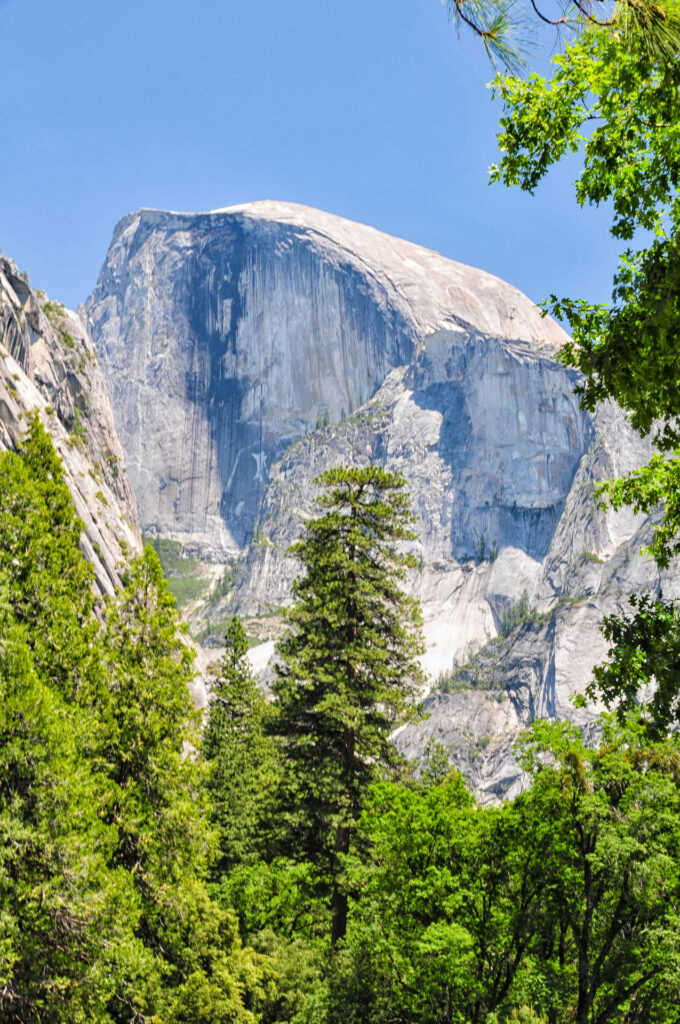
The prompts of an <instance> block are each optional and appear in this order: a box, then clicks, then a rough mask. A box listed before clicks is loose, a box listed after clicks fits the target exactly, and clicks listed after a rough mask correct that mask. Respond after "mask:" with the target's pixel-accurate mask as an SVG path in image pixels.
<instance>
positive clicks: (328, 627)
mask: <svg viewBox="0 0 680 1024" xmlns="http://www.w3.org/2000/svg"><path fill="white" fill-rule="evenodd" d="M318 482H319V483H320V484H322V485H323V487H324V488H325V489H324V492H323V493H322V495H321V497H320V498H319V500H318V505H319V509H320V511H321V512H322V514H321V515H320V516H319V517H318V518H316V519H313V520H311V521H310V522H308V523H307V525H306V528H305V532H304V535H303V537H302V539H301V540H299V541H298V542H297V543H296V544H294V545H293V547H292V548H291V551H292V552H293V554H295V555H297V556H298V557H299V558H300V561H301V562H302V566H303V569H304V575H303V576H302V577H300V578H299V579H297V580H296V581H295V583H294V586H293V593H294V597H295V603H294V604H293V606H292V608H291V609H290V611H289V612H288V613H287V618H288V622H289V629H288V631H287V633H286V634H285V635H284V637H283V638H282V639H281V641H280V642H279V645H278V654H279V666H278V668H277V679H276V681H275V683H274V685H273V691H274V694H275V697H276V701H275V717H274V720H273V729H274V732H275V733H276V735H277V736H278V737H279V739H280V744H281V754H282V758H283V768H284V786H285V787H286V799H287V803H288V808H289V821H288V829H289V837H290V838H289V849H290V851H291V852H293V853H294V854H295V856H300V855H304V856H305V857H306V858H307V859H309V860H310V861H311V862H312V863H314V864H317V865H323V867H324V869H325V870H326V871H328V873H329V877H330V878H331V879H332V886H333V899H334V901H335V911H334V933H333V934H334V939H337V938H338V937H341V935H342V933H343V931H344V913H345V906H346V895H345V894H344V892H342V891H341V888H340V882H339V876H340V865H339V859H338V857H339V854H341V853H344V852H347V850H348V849H349V843H350V836H351V830H352V828H353V825H354V823H355V822H356V820H357V818H358V816H359V813H360V811H361V806H362V802H363V798H364V794H365V792H366V789H367V786H368V784H369V782H370V781H371V780H372V779H373V778H375V777H376V775H377V774H379V773H380V772H381V771H383V770H385V769H388V768H391V767H393V766H395V764H396V763H397V760H398V758H397V755H396V750H395V748H394V746H393V745H392V744H391V742H390V739H389V736H390V733H391V732H392V730H393V729H394V728H395V727H396V726H397V725H398V724H399V723H400V722H402V721H408V720H413V719H414V718H415V717H416V714H417V709H416V705H415V698H416V697H417V696H418V691H419V688H420V686H421V684H422V682H423V676H422V672H421V669H420V667H419V664H418V660H417V657H418V654H419V653H420V652H421V650H422V640H421V636H420V614H419V609H418V607H417V604H416V602H415V601H413V600H412V599H410V598H408V597H407V596H406V595H405V593H404V591H403V589H402V581H403V579H404V576H405V572H406V569H407V568H408V567H410V566H412V565H413V564H414V559H413V558H412V556H408V555H405V554H403V553H402V552H401V551H400V550H399V549H398V547H397V543H398V542H401V541H406V540H410V539H412V537H413V535H412V533H411V532H410V530H409V524H410V523H411V522H412V516H411V513H410V511H409V505H408V497H407V495H406V494H405V493H404V491H403V487H404V480H403V479H402V478H401V477H398V476H395V475H393V474H390V473H386V472H385V471H384V470H382V469H379V468H377V467H368V468H365V469H350V468H348V467H340V468H338V469H333V470H329V471H328V472H326V473H324V474H322V476H321V477H319V479H318Z"/></svg>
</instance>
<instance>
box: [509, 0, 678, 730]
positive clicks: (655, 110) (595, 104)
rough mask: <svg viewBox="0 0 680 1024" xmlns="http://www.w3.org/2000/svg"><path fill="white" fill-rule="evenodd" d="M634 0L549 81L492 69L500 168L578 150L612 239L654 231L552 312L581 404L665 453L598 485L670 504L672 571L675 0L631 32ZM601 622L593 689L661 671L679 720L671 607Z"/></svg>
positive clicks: (531, 168)
mask: <svg viewBox="0 0 680 1024" xmlns="http://www.w3.org/2000/svg"><path fill="white" fill-rule="evenodd" d="M636 6H638V5H637V4H628V5H627V7H626V9H625V11H624V12H623V14H622V11H621V9H620V5H617V6H616V8H615V15H614V17H615V24H616V25H617V26H619V25H621V31H618V30H617V31H612V32H604V31H589V32H585V33H583V34H582V35H581V36H580V37H579V38H578V39H577V40H576V42H575V43H574V44H573V45H571V46H567V47H566V48H565V52H564V53H563V54H561V55H558V56H556V57H555V58H554V59H553V63H554V65H555V74H554V76H553V78H552V79H551V80H546V79H544V78H541V77H539V76H537V75H532V76H530V77H529V79H528V80H526V81H522V80H520V79H517V78H501V77H498V78H497V79H496V82H495V87H496V89H497V90H498V92H499V93H500V94H501V97H502V99H503V102H504V106H505V114H504V116H503V118H502V119H501V131H500V135H499V143H500V147H501V151H502V152H503V157H502V160H501V163H500V165H499V166H497V167H495V168H494V169H493V170H492V178H493V179H495V180H502V181H504V182H505V183H506V184H509V185H518V186H519V187H520V188H522V189H525V190H528V191H533V190H534V189H535V188H536V186H537V185H538V183H539V182H540V180H541V179H542V178H543V176H544V175H545V174H546V173H547V171H548V170H549V168H550V167H551V165H553V164H554V163H556V162H558V161H559V160H561V159H562V158H563V157H564V156H565V155H566V154H568V153H569V152H574V153H575V152H577V151H578V152H581V153H582V154H583V167H582V172H581V174H580V177H579V178H578V180H577V182H576V198H577V200H578V202H579V203H581V204H584V203H593V204H596V205H599V204H602V203H608V204H610V206H611V208H612V210H613V223H612V227H611V233H612V234H613V235H614V237H616V238H618V239H621V240H622V241H624V242H631V241H632V240H634V239H635V240H637V239H639V238H640V237H643V238H645V240H646V244H645V245H644V247H641V248H637V249H635V248H633V247H632V246H630V247H628V248H626V249H625V250H624V252H623V253H622V254H621V257H620V262H619V267H618V270H617V272H616V275H615V277H614V283H613V295H612V303H611V304H610V305H592V304H590V303H588V302H586V301H584V300H580V299H576V300H575V299H558V298H556V296H554V295H553V296H551V298H550V301H549V302H548V303H547V304H546V311H550V312H552V313H554V314H556V315H557V316H559V317H561V318H563V319H564V320H566V321H567V323H568V324H569V326H570V327H571V331H572V340H571V341H570V342H568V343H567V345H566V346H565V348H564V351H563V361H564V362H565V363H566V364H567V365H568V366H573V367H576V368H577V369H578V370H580V371H581V373H582V374H583V381H582V383H581V384H579V386H578V387H577V391H578V392H579V393H580V395H581V401H582V404H583V406H584V408H586V409H588V410H594V409H595V407H596V406H597V404H598V403H599V402H602V401H604V400H606V399H614V400H615V401H617V402H618V403H619V405H621V406H622V407H623V409H625V410H626V412H627V413H628V414H629V417H630V420H631V423H632V425H633V426H634V427H635V428H636V429H637V430H638V431H640V432H641V433H642V434H649V433H652V434H653V440H654V443H655V445H656V447H657V449H658V451H657V452H656V453H655V454H654V455H653V456H652V458H651V460H650V462H649V464H648V465H647V466H644V467H643V468H642V469H639V470H635V471H633V472H631V473H629V474H628V475H627V476H625V477H623V478H622V479H620V480H616V481H610V482H609V483H605V484H604V485H602V486H601V487H600V489H599V492H598V493H599V497H600V498H601V499H602V501H603V505H604V506H605V507H606V506H607V505H610V506H611V507H613V508H620V507H622V506H623V505H627V506H630V507H632V508H633V509H634V511H636V512H643V513H651V512H653V511H654V510H655V509H656V508H657V507H658V506H661V507H662V509H663V516H662V519H661V523H660V524H659V525H657V526H655V528H654V531H653V538H652V543H651V545H650V546H649V548H648V549H647V550H648V553H650V554H651V555H652V557H653V558H654V559H655V561H656V562H657V564H658V566H659V567H660V568H662V569H667V568H668V567H669V565H670V562H671V559H673V558H674V557H675V556H677V554H678V553H680V541H678V539H677V538H678V531H679V529H680V504H679V499H678V495H679V494H680V486H679V485H680V468H679V467H680V376H679V375H678V373H677V353H678V345H679V344H680V305H679V299H678V296H679V294H680V290H679V289H678V280H679V275H680V194H679V192H678V185H679V183H680V133H679V132H678V124H679V123H680V63H679V62H678V59H677V54H678V41H679V37H678V24H679V17H680V5H678V3H677V2H675V0H673V2H672V3H668V4H662V5H660V6H659V7H658V8H657V9H656V13H655V12H654V10H653V9H651V8H650V7H649V5H641V6H640V16H639V17H638V15H635V17H638V22H639V32H638V33H637V34H635V33H633V34H632V35H631V34H630V33H626V31H625V29H626V18H633V17H634V13H633V12H634V8H635V7H636ZM626 11H627V13H626ZM624 15H625V16H624ZM645 19H647V21H648V22H649V24H648V25H647V28H645V25H644V24H643V22H644V21H645ZM650 19H651V21H650ZM655 19H656V20H655ZM652 23H653V24H652ZM659 33H660V34H659ZM673 40H675V42H673ZM650 234H651V238H650V237H649V236H650ZM605 632H606V635H607V636H608V639H610V640H614V641H615V643H614V646H613V647H612V649H611V650H610V657H611V659H612V664H611V665H610V666H609V667H607V666H605V667H603V668H601V669H598V670H597V671H596V673H595V682H594V684H593V685H592V686H591V687H589V689H588V691H587V692H588V693H589V694H590V695H591V696H593V695H595V694H596V693H600V694H601V695H602V696H603V697H604V698H605V700H606V702H607V704H608V705H610V706H611V705H612V703H613V702H614V701H615V699H616V696H617V694H618V695H620V696H621V697H622V699H623V704H622V707H623V708H624V709H629V708H630V706H631V703H632V701H633V700H634V691H635V688H636V687H637V686H639V685H640V684H644V683H646V682H648V681H652V680H653V681H654V682H655V683H656V684H657V685H659V688H660V694H659V698H658V700H657V703H656V705H655V706H654V705H653V706H652V708H651V715H652V722H653V723H655V727H662V726H664V724H665V726H666V727H667V726H668V724H669V723H670V722H671V721H672V720H674V718H675V711H674V710H673V708H674V706H675V703H676V697H675V696H674V695H673V694H672V689H673V687H676V691H677V692H680V679H678V680H675V681H673V680H674V678H675V668H674V666H673V658H674V657H675V655H674V649H675V644H676V638H675V633H676V623H675V610H674V609H673V608H666V607H665V606H664V605H663V603H662V602H661V601H657V602H653V603H652V602H648V601H646V599H644V598H643V599H641V604H640V608H639V611H638V613H637V614H636V615H635V616H634V617H633V619H632V620H627V619H626V618H625V617H624V618H620V619H617V618H615V617H613V618H610V619H608V620H607V622H606V625H605ZM619 644H620V645H621V647H620V649H619V648H618V645H619ZM635 645H637V646H635ZM667 658H670V663H669V662H668V660H667Z"/></svg>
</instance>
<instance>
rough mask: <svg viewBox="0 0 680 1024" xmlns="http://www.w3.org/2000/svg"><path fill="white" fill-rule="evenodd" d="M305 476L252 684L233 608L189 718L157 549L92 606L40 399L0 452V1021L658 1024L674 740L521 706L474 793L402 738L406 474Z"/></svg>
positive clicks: (181, 645) (670, 865) (668, 973)
mask: <svg viewBox="0 0 680 1024" xmlns="http://www.w3.org/2000/svg"><path fill="white" fill-rule="evenodd" d="M320 483H321V484H322V485H323V490H322V496H321V499H320V508H319V513H320V514H319V516H318V517H317V518H316V519H314V520H313V521H312V522H311V523H310V524H309V525H308V529H307V531H306V534H305V536H303V537H302V538H301V540H300V541H299V542H298V544H297V545H296V554H297V557H298V558H299V559H300V561H301V563H302V565H303V567H304V569H305V572H304V574H303V575H301V576H300V577H299V579H298V582H297V584H296V587H295V600H294V603H293V605H292V608H291V611H290V614H289V628H288V631H287V632H286V634H285V635H284V638H283V640H282V641H281V643H280V645H279V657H280V668H279V671H278V678H277V680H276V681H275V682H274V684H273V687H272V689H273V695H272V700H270V701H268V700H266V699H265V697H264V696H263V694H262V693H261V691H260V690H259V689H258V686H257V684H256V683H255V680H254V679H253V676H252V674H251V671H250V669H249V667H248V662H247V659H246V656H245V655H246V651H247V641H246V637H245V632H244V630H243V627H242V625H241V624H240V622H239V620H238V619H237V618H234V619H233V620H232V622H231V624H230V626H229V629H228V632H227V636H226V653H225V655H224V658H223V659H222V662H221V664H220V670H219V674H218V675H217V677H216V679H215V682H214V697H213V700H212V702H211V704H210V707H209V712H208V716H207V721H206V724H205V728H204V730H203V732H202V735H201V734H200V732H199V728H198V727H199V721H198V715H197V712H196V710H195V709H194V706H193V703H192V699H191V696H190V693H189V688H188V684H189V681H190V679H191V677H192V672H193V669H192V652H191V650H190V648H189V647H188V646H187V644H186V642H185V641H184V640H183V638H182V636H181V633H179V632H178V623H177V613H176V610H175V605H174V598H172V596H171V595H170V594H169V592H168V590H167V584H166V582H165V580H164V578H163V575H162V572H161V569H160V565H159V562H158V559H157V556H156V554H155V552H154V551H153V549H152V548H151V547H147V548H146V549H145V551H144V553H143V554H142V555H141V556H139V557H138V558H137V559H136V560H135V561H134V562H133V563H132V564H131V565H130V567H129V569H128V570H127V572H126V575H125V578H124V586H123V588H122V589H121V590H120V592H119V593H118V594H117V595H116V596H115V597H114V598H113V599H110V600H108V601H105V602H104V603H98V602H95V601H94V599H93V596H92V589H91V586H90V582H91V568H90V566H89V564H88V563H87V561H86V560H85V558H84V556H83V555H82V553H81V551H80V548H79V535H80V523H79V521H78V519H77V517H76V515H75V512H74V509H73V506H72V503H71V499H70V495H69V492H68V489H67V487H66V484H65V483H64V479H63V475H62V471H61V467H60V463H59V459H58V457H57V455H56V453H55V451H54V449H53V447H52V445H51V442H50V440H49V438H48V436H47V434H46V432H45V431H44V429H43V427H42V426H41V425H40V422H39V420H38V419H37V417H36V418H35V419H34V420H33V421H32V423H31V424H30V425H29V428H28V431H27V435H26V440H25V443H24V445H23V447H22V449H21V450H20V451H19V452H16V453H5V454H4V455H2V456H0V547H1V550H2V567H3V568H2V576H1V590H0V593H1V595H2V598H1V602H2V603H1V605H0V608H1V612H0V614H1V620H0V621H1V623H2V625H1V627H0V628H1V632H0V637H1V639H0V681H1V683H2V697H3V699H2V704H1V705H0V707H1V710H0V756H1V757H2V769H1V776H0V777H1V779H2V788H1V789H0V822H1V827H2V833H3V835H2V840H3V841H2V851H3V852H2V861H1V871H2V876H1V877H2V887H1V889H0V892H1V893H2V906H1V908H0V914H1V915H2V921H3V929H2V934H3V938H2V946H1V947H0V949H1V954H0V955H1V960H0V964H1V968H0V970H1V975H0V982H1V984H2V988H1V989H0V1013H1V1014H2V1019H4V1020H7V1021H17V1022H18V1021H24V1022H29V1021H30V1022H36V1024H37V1022H41V1024H44V1022H48V1021H49V1022H57V1021H59V1022H65V1021H69V1022H75V1021H83V1022H84V1021H97V1022H121V1024H122V1022H132V1021H136V1022H142V1021H144V1022H151V1021H166V1022H178V1024H179V1022H186V1024H189V1022H192V1024H197V1022H201V1021H205V1022H206V1024H207V1022H216V1021H224V1022H227V1021H234V1022H243V1024H246V1022H255V1021H261V1022H263V1024H264V1022H270V1024H274V1022H284V1021H291V1022H292V1021H296V1022H322V1021H328V1022H338V1024H339V1022H341V1021H342V1022H352V1021H356V1022H376V1024H378V1022H387V1021H404V1022H414V1024H415V1022H432V1024H435V1022H442V1024H444V1022H451V1024H453V1022H461V1024H463V1022H475V1024H476V1022H480V1024H481V1022H484V1024H489V1022H492V1021H500V1022H505V1021H513V1020H523V1021H534V1022H538V1021H545V1022H561V1021H575V1022H583V1024H585V1022H589V1021H602V1022H606V1021H619V1020H626V1021H650V1022H651V1021H659V1022H666V1021H669V1022H670V1021H672V1020H675V1019H676V1016H677V1006H678V1002H679V996H680V993H679V991H678V985H679V980H678V979H679V978H680V962H679V960H678V958H679V957H680V953H679V952H678V949H677V932H678V924H679V922H678V892H679V886H680V849H679V844H680V745H679V743H678V739H677V737H676V736H675V735H668V736H660V735H655V736H651V735H650V729H649V723H648V722H645V721H644V720H643V719H642V718H641V715H640V714H639V713H638V715H637V716H635V715H633V714H631V715H629V716H627V717H626V718H625V720H623V721H619V720H617V718H616V717H615V716H609V717H607V718H605V719H604V720H603V724H602V733H601V737H600V740H599V742H598V744H597V745H596V746H595V747H588V746H586V745H585V743H584V740H583V738H582V737H581V735H580V734H579V732H578V730H577V729H575V728H574V727H572V726H571V725H569V724H568V723H566V724H565V723H562V724H556V723H550V722H546V721H542V722H537V723H536V724H535V726H534V727H533V729H531V730H530V731H529V732H528V733H527V734H526V735H525V737H524V739H523V741H522V744H521V746H522V749H521V753H520V757H521V759H522V763H523V766H524V768H525V769H526V771H527V772H528V773H529V776H530V778H531V781H532V785H531V787H530V788H529V789H528V790H527V792H525V793H523V794H522V795H520V796H519V797H517V798H516V799H515V800H513V801H509V802H506V803H505V804H503V805H502V806H500V807H492V808H481V807H479V806H477V805H476V804H475V801H474V800H473V798H472V797H471V796H470V794H469V793H468V792H467V790H466V787H465V784H464V781H463V779H462V778H461V776H460V775H459V774H458V773H457V772H456V771H455V770H454V769H453V768H452V767H451V765H450V763H449V760H448V757H447V755H446V753H445V752H444V750H443V749H442V748H441V747H438V746H437V745H436V744H432V745H430V747H429V749H428V756H427V758H426V761H425V763H423V764H422V765H420V766H418V767H417V768H414V767H413V766H412V765H409V764H407V763H405V762H404V761H402V760H401V759H400V758H399V756H398V755H397V753H396V749H395V747H394V746H393V745H392V744H391V743H390V741H389V736H390V733H391V731H392V729H393V728H394V726H395V724H396V723H398V722H400V721H403V720H404V719H405V718H406V717H413V716H416V715H417V714H418V713H419V709H418V703H417V699H416V693H417V687H418V684H419V683H420V681H421V678H420V669H419V667H418V661H417V655H418V653H419V650H420V644H419V618H418V609H417V607H416V606H415V605H414V604H413V603H412V602H410V601H409V599H407V598H406V597H405V596H404V594H403V591H402V590H401V588H400V586H399V583H400V578H401V576H402V575H403V573H404V572H405V571H406V570H407V568H408V562H409V556H408V555H404V554H400V553H399V552H400V547H399V546H398V544H396V542H398V541H400V540H404V539H405V538H407V537H408V536H409V531H408V523H409V519H410V515H409V512H408V498H407V496H406V495H405V493H404V490H403V481H402V480H400V479H399V478H398V477H396V476H394V475H392V474H389V473H386V472H385V471H383V470H380V469H377V468H375V469H363V470H353V469H348V468H346V467H341V468H338V469H337V470H332V471H329V472H327V473H326V474H325V475H324V478H322V480H321V481H320ZM660 731H661V730H660V727H658V726H657V729H656V733H657V734H658V733H659V732H660Z"/></svg>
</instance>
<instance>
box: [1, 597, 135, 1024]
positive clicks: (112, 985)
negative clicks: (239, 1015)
mask: <svg viewBox="0 0 680 1024" xmlns="http://www.w3.org/2000/svg"><path fill="white" fill-rule="evenodd" d="M7 592H8V588H7V586H6V585H2V586H1V587H0V850H2V853H1V854H0V936H1V937H0V1016H2V1018H3V1019H6V1020H23V1021H26V1022H29V1021H30V1022H36V1024H37V1022H38V1021H42V1020H54V1021H66V1020H68V1021H78V1022H86V1021H88V1022H89V1021H108V1020H109V1019H110V1018H109V1016H108V1013H107V1011H106V1007H107V1004H108V1003H109V1002H115V1001H116V999H117V997H118V994H119V993H120V991H121V988H122V987H123V977H122V976H123V975H124V972H125V970H126V969H128V970H129V969H130V967H131V965H132V964H134V963H136V964H137V965H139V964H140V961H141V963H143V951H142V950H140V948H139V943H138V941H137V940H136V938H135V936H134V929H135V927H136V924H137V919H138V915H139V907H138V902H137V899H136V895H135V892H134V887H133V884H132V878H131V877H130V876H129V875H126V874H125V873H124V872H121V871H119V870H115V869H114V870H111V869H110V868H109V866H108V862H109V858H110V855H111V851H112V848H113V845H114V842H115V835H114V834H113V831H112V830H111V829H110V828H109V827H107V826H106V825H104V824H103V823H102V821H101V820H100V818H99V816H98V814H97V795H98V790H97V786H96V780H95V779H94V778H93V776H92V774H91V772H89V771H88V766H87V764H86V762H85V761H84V760H83V757H82V751H81V749H79V739H80V724H79V716H78V714H77V713H76V712H75V710H74V708H73V707H70V708H69V706H68V705H67V704H66V703H65V702H64V700H63V698H62V697H61V696H60V695H59V693H58V692H56V691H54V690H52V689H50V687H49V686H48V685H46V684H45V683H44V682H42V681H41V680H40V679H39V678H38V675H37V673H36V672H35V670H34V666H33V658H32V655H31V649H30V644H29V643H28V642H27V639H26V635H27V632H30V625H28V626H27V625H24V626H20V625H19V624H18V623H17V621H16V619H15V617H14V615H13V613H12V610H11V606H10V603H9V602H8V600H7Z"/></svg>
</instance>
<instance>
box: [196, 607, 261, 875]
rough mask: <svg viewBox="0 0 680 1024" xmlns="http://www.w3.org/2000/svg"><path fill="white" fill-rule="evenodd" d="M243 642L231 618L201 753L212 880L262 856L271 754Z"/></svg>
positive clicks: (241, 631) (240, 628)
mask: <svg viewBox="0 0 680 1024" xmlns="http://www.w3.org/2000/svg"><path fill="white" fill-rule="evenodd" d="M247 651H248V641H247V638H246V634H245V630H244V628H243V625H242V623H241V621H240V619H238V618H237V617H236V616H234V617H233V618H232V620H231V622H230V623H229V625H228V626H227V631H226V635H225V653H224V657H223V658H222V661H221V662H220V668H219V673H218V675H217V676H216V677H215V680H214V682H213V688H212V700H211V702H210V705H209V708H208V718H207V722H206V726H205V730H204V733H203V744H202V752H203V756H204V758H205V759H206V761H207V762H208V764H209V767H210V776H209V781H208V792H209V794H210V797H211V805H212V806H211V816H212V820H213V823H214V825H215V826H216V828H217V831H218V835H219V847H220V851H219V855H218V857H217V859H216V861H215V863H214V864H213V869H212V870H213V875H214V877H215V878H216V879H219V878H221V877H222V876H224V875H226V874H227V873H228V872H229V871H230V870H231V869H232V868H234V867H236V866H237V865H240V864H245V863H250V862H252V861H253V860H256V859H257V858H258V857H259V856H261V855H262V854H263V853H264V849H263V845H264V843H263V830H264V828H265V826H266V824H267V818H268V815H269V813H270V811H271V794H272V788H273V783H274V780H275V777H276V776H275V762H274V750H273V745H272V741H271V738H270V737H269V736H267V735H266V733H265V719H266V714H267V702H266V700H265V698H264V696H263V694H262V693H261V692H260V690H259V688H258V686H257V683H256V682H255V679H254V678H253V674H252V672H251V670H250V666H249V664H248V660H247V658H246V654H247Z"/></svg>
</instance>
